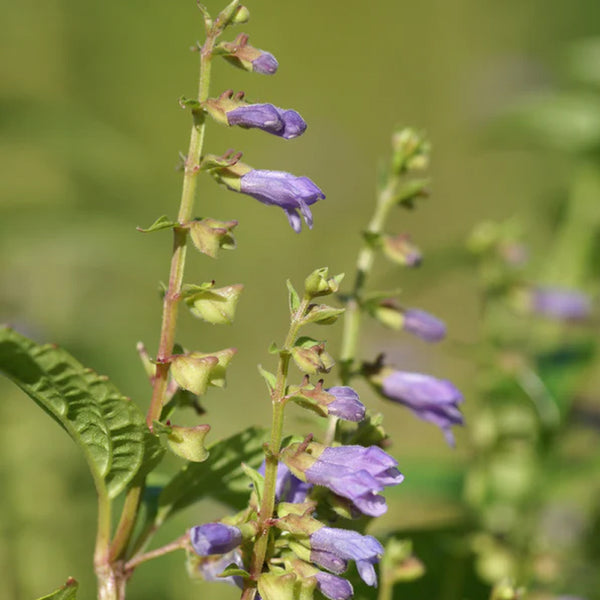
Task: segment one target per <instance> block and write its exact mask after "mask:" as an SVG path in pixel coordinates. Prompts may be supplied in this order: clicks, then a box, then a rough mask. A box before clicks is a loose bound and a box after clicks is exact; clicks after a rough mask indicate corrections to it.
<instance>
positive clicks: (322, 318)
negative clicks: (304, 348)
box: [302, 304, 346, 325]
mask: <svg viewBox="0 0 600 600" xmlns="http://www.w3.org/2000/svg"><path fill="white" fill-rule="evenodd" d="M345 310H346V309H345V308H334V307H333V306H328V305H327V304H310V305H309V306H308V309H307V311H306V314H305V315H304V317H303V319H302V323H303V324H307V323H316V324H317V325H332V324H333V323H335V322H336V321H337V320H338V318H339V317H340V316H341V315H343V314H344V312H345Z"/></svg>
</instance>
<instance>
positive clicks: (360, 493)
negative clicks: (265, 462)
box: [282, 443, 404, 517]
mask: <svg viewBox="0 0 600 600" xmlns="http://www.w3.org/2000/svg"><path fill="white" fill-rule="evenodd" d="M299 450H300V445H299V444H292V445H291V446H289V447H288V448H287V449H286V450H285V451H284V452H283V454H282V460H283V461H284V462H285V463H286V464H287V465H288V466H289V467H290V469H291V471H292V472H293V473H294V474H295V475H296V476H297V477H299V478H301V479H303V480H304V481H307V482H308V483H312V484H315V485H322V486H325V487H327V488H329V489H330V490H331V491H332V492H334V493H335V494H337V495H338V496H342V497H343V498H347V499H348V500H350V501H351V502H352V503H353V504H354V505H355V506H356V508H357V509H358V510H359V511H360V512H362V513H364V514H366V515H370V516H372V517H378V516H381V515H382V514H384V513H385V512H386V511H387V505H386V503H385V498H384V497H383V496H381V495H380V494H379V492H381V491H383V489H384V487H386V486H391V485H397V484H399V483H401V482H402V480H403V479H404V476H403V475H402V473H400V471H398V469H397V468H396V465H397V464H398V463H397V462H396V461H395V460H394V459H393V458H392V457H391V456H389V455H388V454H386V453H385V452H384V451H383V450H382V449H381V448H379V447H377V446H370V447H368V448H365V447H364V446H338V447H335V448H332V447H326V446H322V445H321V444H317V443H311V444H309V445H308V447H307V451H306V452H301V451H299Z"/></svg>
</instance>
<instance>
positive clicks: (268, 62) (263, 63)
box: [250, 50, 279, 75]
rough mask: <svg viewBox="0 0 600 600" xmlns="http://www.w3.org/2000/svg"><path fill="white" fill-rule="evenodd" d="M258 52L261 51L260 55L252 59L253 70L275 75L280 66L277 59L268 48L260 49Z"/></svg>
mask: <svg viewBox="0 0 600 600" xmlns="http://www.w3.org/2000/svg"><path fill="white" fill-rule="evenodd" d="M258 52H260V54H259V56H258V57H257V58H255V59H254V60H252V61H250V62H251V63H252V70H253V71H254V72H255V73H261V74H262V75H274V74H275V73H276V72H277V69H278V68H279V63H278V62H277V59H276V58H275V57H274V56H273V55H272V54H271V53H270V52H267V51H266V50H258Z"/></svg>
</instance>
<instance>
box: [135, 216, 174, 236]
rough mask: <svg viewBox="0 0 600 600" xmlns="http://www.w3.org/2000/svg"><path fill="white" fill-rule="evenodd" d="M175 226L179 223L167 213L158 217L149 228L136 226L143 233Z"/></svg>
mask: <svg viewBox="0 0 600 600" xmlns="http://www.w3.org/2000/svg"><path fill="white" fill-rule="evenodd" d="M173 227H177V223H175V222H173V221H171V220H170V219H169V217H167V216H166V215H163V216H162V217H158V219H156V221H154V223H152V225H150V227H148V228H147V229H143V228H142V227H136V229H137V230H138V231H141V232H142V233H152V232H153V231H160V230H161V229H172V228H173Z"/></svg>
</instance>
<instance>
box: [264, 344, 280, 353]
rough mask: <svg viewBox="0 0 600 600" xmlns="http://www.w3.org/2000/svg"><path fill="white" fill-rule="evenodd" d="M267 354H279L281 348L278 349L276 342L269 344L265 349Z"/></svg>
mask: <svg viewBox="0 0 600 600" xmlns="http://www.w3.org/2000/svg"><path fill="white" fill-rule="evenodd" d="M267 352H268V353H269V354H279V353H280V352H281V348H279V346H278V345H277V343H276V342H271V343H270V344H269V347H268V348H267Z"/></svg>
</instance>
